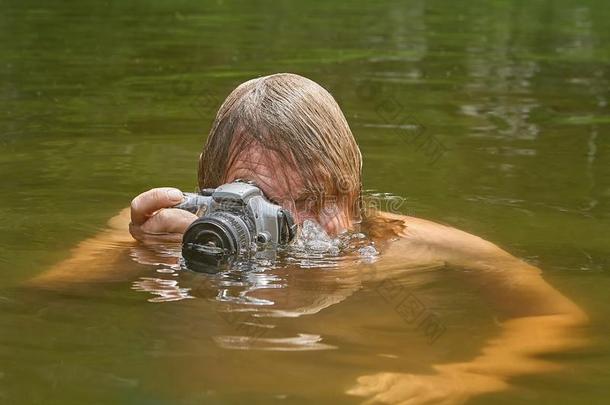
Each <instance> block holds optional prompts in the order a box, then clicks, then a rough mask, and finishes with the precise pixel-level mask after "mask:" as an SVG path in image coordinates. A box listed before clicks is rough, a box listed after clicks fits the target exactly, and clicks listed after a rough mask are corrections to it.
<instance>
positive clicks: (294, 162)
mask: <svg viewBox="0 0 610 405" xmlns="http://www.w3.org/2000/svg"><path fill="white" fill-rule="evenodd" d="M361 171H362V157H361V155H360V150H359V149H358V145H357V144H356V141H355V140H354V136H353V135H352V132H351V130H350V128H349V125H348V124H347V121H346V120H345V117H344V116H343V113H342V112H341V109H340V108H339V106H338V105H337V103H336V101H335V100H334V98H333V97H332V96H331V95H330V93H328V92H327V91H326V90H325V89H324V88H322V87H321V86H320V85H318V84H317V83H315V82H313V81H311V80H309V79H306V78H304V77H302V76H298V75H295V74H289V73H280V74H275V75H271V76H265V77H261V78H257V79H253V80H249V81H247V82H245V83H243V84H241V85H240V86H238V87H237V88H236V89H235V90H233V92H232V93H231V94H230V95H229V96H228V97H227V99H226V100H225V101H224V103H223V104H222V106H221V107H220V109H219V111H218V114H217V115H216V119H215V120H214V124H213V126H212V129H211V131H210V134H209V136H208V139H207V141H206V144H205V147H204V150H203V153H202V155H201V159H200V162H199V187H200V188H207V187H217V186H219V185H221V184H224V183H227V182H231V181H234V180H235V179H238V178H240V179H244V180H251V181H254V182H255V183H256V184H257V185H258V186H259V187H260V188H261V189H262V191H263V192H264V193H265V194H266V195H267V197H268V198H269V199H271V200H272V201H275V202H276V203H278V204H280V205H282V206H284V207H285V208H287V209H289V210H290V211H291V212H292V213H293V214H294V215H295V219H296V220H297V221H298V222H299V223H302V222H303V221H304V220H305V219H314V220H316V221H317V222H319V223H320V224H321V225H323V226H324V227H325V228H326V230H327V231H329V232H331V233H336V232H338V231H341V230H342V229H346V228H348V227H349V226H350V225H351V223H352V221H353V220H354V219H355V218H359V216H360V207H359V200H360V190H361Z"/></svg>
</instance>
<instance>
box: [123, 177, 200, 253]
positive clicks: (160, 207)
mask: <svg viewBox="0 0 610 405" xmlns="http://www.w3.org/2000/svg"><path fill="white" fill-rule="evenodd" d="M183 199H184V196H183V195H182V192H181V191H180V190H178V189H176V188H170V187H162V188H153V189H152V190H149V191H146V192H144V193H142V194H140V195H139V196H137V197H136V198H134V199H133V201H132V202H131V223H130V224H129V233H131V236H133V237H134V239H136V240H138V241H140V242H144V243H163V242H180V241H181V240H182V234H183V233H184V231H185V230H186V228H187V227H188V226H189V225H190V224H191V223H192V222H193V221H194V220H195V219H197V216H196V215H194V214H191V213H190V212H187V211H184V210H181V209H172V208H171V207H173V206H174V205H176V204H179V203H180V202H182V200H183Z"/></svg>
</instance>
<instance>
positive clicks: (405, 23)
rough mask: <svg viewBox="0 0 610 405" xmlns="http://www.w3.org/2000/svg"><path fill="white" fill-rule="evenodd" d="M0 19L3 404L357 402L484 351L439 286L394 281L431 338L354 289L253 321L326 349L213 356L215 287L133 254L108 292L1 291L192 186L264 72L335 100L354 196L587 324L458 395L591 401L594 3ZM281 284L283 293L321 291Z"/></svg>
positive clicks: (261, 4)
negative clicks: (422, 224)
mask: <svg viewBox="0 0 610 405" xmlns="http://www.w3.org/2000/svg"><path fill="white" fill-rule="evenodd" d="M0 5H1V10H2V12H1V14H0V100H1V101H0V173H1V177H0V179H1V180H2V181H1V182H0V191H1V194H2V199H0V224H1V225H0V227H1V229H2V231H1V232H0V268H1V269H2V271H1V272H0V306H1V311H2V315H1V316H0V403H7V404H37V403H45V404H46V403H53V404H55V403H57V404H72V403H74V404H77V403H78V404H80V403H120V404H123V403H125V404H127V403H130V404H132V403H133V404H203V403H214V404H225V403H228V404H233V403H245V402H249V403H261V404H268V403H320V404H325V403H328V404H330V403H332V404H338V403H356V402H357V399H355V398H353V397H349V396H347V395H345V394H344V391H345V389H346V388H348V387H350V386H351V385H353V384H354V381H355V379H356V378H357V377H358V376H360V375H363V374H371V373H374V372H379V371H388V370H391V371H399V372H410V373H425V372H429V370H430V369H429V367H430V365H431V364H438V363H446V362H451V361H464V360H468V359H470V358H472V357H473V356H474V355H476V353H477V351H478V350H479V349H480V348H481V346H482V344H483V342H484V341H485V339H486V338H487V337H490V336H494V333H496V332H497V329H496V326H495V323H494V317H495V315H496V314H494V313H493V311H492V310H490V309H489V308H488V304H487V303H486V302H485V301H484V299H483V298H482V296H481V295H480V294H479V293H478V291H477V290H476V289H474V288H468V287H465V286H464V285H463V284H462V283H461V282H460V280H459V279H458V278H457V277H456V276H454V275H452V273H451V272H447V273H446V274H445V275H438V276H436V277H434V278H433V279H432V280H427V281H429V282H427V283H426V282H423V281H422V282H421V283H418V284H416V285H415V287H414V288H415V292H416V293H417V294H418V296H419V297H422V300H424V301H426V302H427V303H428V305H430V306H433V307H434V310H435V312H436V313H438V314H439V316H440V318H441V319H443V322H444V324H445V325H446V328H447V332H446V333H445V334H444V335H443V336H442V337H441V338H439V339H438V340H437V341H436V342H435V343H434V344H432V345H431V344H428V343H427V342H426V341H425V339H423V338H422V336H421V334H419V333H418V332H417V331H415V330H414V329H413V328H412V326H411V325H408V324H405V323H404V322H402V320H401V319H400V318H399V317H397V316H396V314H394V313H393V311H392V309H391V308H390V307H388V305H387V303H385V302H384V301H383V300H382V299H381V298H380V297H379V296H378V295H377V294H376V293H375V292H374V291H373V290H372V289H371V288H370V287H367V285H366V284H365V285H364V287H362V288H361V289H360V290H358V291H356V292H353V293H351V292H347V293H346V294H345V295H346V296H347V298H345V299H343V300H340V301H339V302H337V303H335V304H334V305H329V306H328V307H326V308H325V309H323V310H321V311H319V312H317V313H314V314H310V315H306V316H301V317H293V318H291V317H280V318H277V320H274V321H273V322H270V323H273V324H274V325H275V328H274V333H275V335H276V336H280V337H281V336H297V335H298V334H299V333H301V334H306V335H311V336H319V337H320V339H321V341H320V344H323V345H328V347H318V346H315V345H314V348H326V350H313V351H311V350H310V351H261V350H231V349H227V348H223V347H222V345H221V344H218V342H217V341H215V340H214V337H217V336H220V335H239V334H240V331H239V330H235V327H236V324H235V322H233V321H231V320H229V321H227V319H225V318H223V317H222V316H220V315H219V314H222V313H221V312H219V305H220V303H221V301H220V300H219V299H217V298H215V297H217V293H218V291H219V284H218V282H217V281H205V280H204V281H202V280H198V281H193V280H192V278H191V279H189V277H188V276H185V275H181V276H174V275H173V274H169V273H159V272H158V270H159V269H160V268H161V267H163V266H155V265H150V264H149V265H147V264H142V263H137V262H136V261H135V260H134V259H133V257H132V256H134V255H135V253H134V252H133V251H131V252H130V251H122V252H120V254H119V258H118V259H117V260H113V261H112V262H109V263H108V266H111V267H113V268H114V269H119V271H120V272H123V274H124V277H123V278H122V279H120V280H115V281H114V282H109V283H103V284H95V285H91V286H79V288H73V289H70V288H68V289H67V290H66V291H63V292H60V293H57V292H42V291H38V290H29V289H24V288H22V287H21V286H22V285H23V283H24V282H26V281H27V280H28V279H30V278H32V277H33V276H35V275H38V274H41V273H42V272H44V271H45V270H46V269H49V268H50V267H51V266H52V265H53V264H55V263H57V262H59V261H61V260H63V259H65V258H67V257H69V255H70V249H71V248H73V247H74V246H75V245H76V244H77V243H78V242H79V241H82V240H84V239H86V238H88V237H91V236H93V235H95V234H96V233H97V232H99V231H100V230H102V229H104V228H105V224H106V221H107V220H108V218H110V217H111V216H113V215H115V214H116V213H117V212H118V210H120V209H121V208H123V207H125V206H127V205H128V203H129V201H130V200H131V198H133V196H134V195H136V194H137V193H139V192H141V191H143V190H146V189H149V188H152V187H156V186H165V185H172V186H177V187H180V188H182V189H184V190H192V189H194V187H195V184H196V174H195V172H196V165H197V158H198V155H199V153H200V149H201V146H202V144H203V141H204V138H205V134H206V133H207V131H208V129H209V125H210V123H211V120H212V118H213V115H214V113H215V109H216V108H217V107H218V105H219V103H220V102H221V101H222V99H223V98H224V97H225V96H226V95H227V94H228V93H229V92H230V91H231V90H232V89H233V88H234V87H235V86H236V85H237V84H239V83H241V82H243V81H245V80H247V79H249V78H252V77H256V76H259V75H264V74H270V73H275V72H283V71H289V72H295V73H299V74H302V75H304V76H307V77H309V78H311V79H313V80H316V81H317V82H319V83H320V84H322V85H323V86H325V87H326V88H327V89H329V90H330V91H331V92H332V93H333V95H334V96H335V97H336V99H337V100H338V102H339V103H340V105H341V106H342V108H343V111H344V112H345V115H346V117H347V119H348V121H349V123H350V125H351V127H352V130H353V132H354V134H355V136H356V138H357V140H358V143H359V145H360V148H361V150H362V152H363V156H364V183H365V187H366V188H368V189H376V190H380V191H384V192H389V193H393V194H396V195H400V196H404V197H406V198H407V200H406V201H407V202H406V204H405V205H404V206H402V207H401V208H400V209H401V210H402V212H403V213H407V214H411V215H415V216H421V217H425V218H429V219H432V220H435V221H439V222H443V223H448V224H451V225H453V226H455V227H458V228H460V229H464V230H466V231H469V232H471V233H474V234H477V235H480V236H482V237H484V238H486V239H489V240H492V241H494V242H495V243H497V244H499V245H500V246H502V247H504V248H505V249H507V250H509V251H510V252H512V253H513V254H515V255H517V256H519V257H521V258H524V259H526V260H528V261H530V262H531V263H533V264H536V265H538V266H539V267H540V268H541V269H543V272H544V276H545V278H546V279H547V280H548V281H549V282H550V283H551V284H552V285H554V286H556V287H557V288H558V289H559V290H560V291H562V292H563V293H564V294H565V295H566V296H568V297H570V298H571V299H573V300H574V301H575V302H576V303H577V304H579V305H580V306H581V307H582V308H583V309H585V310H586V311H587V313H588V314H589V315H590V317H591V324H590V326H589V327H588V329H587V334H588V336H589V338H590V342H591V344H590V346H589V347H588V348H583V349H579V350H577V351H573V352H569V353H559V354H555V355H553V356H552V359H553V361H556V362H558V363H561V364H562V365H564V366H565V367H564V369H563V371H558V372H555V373H548V374H539V375H534V376H523V377H519V378H515V379H513V380H511V384H512V389H511V390H509V391H504V392H501V393H495V394H489V395H486V396H482V397H478V398H475V399H473V400H472V403H480V404H487V403H494V404H512V403H526V402H527V403H529V402H535V403H554V404H572V403H574V404H576V403H599V404H601V403H606V402H605V401H606V399H605V398H607V395H608V392H607V391H608V390H607V387H608V386H610V375H609V373H608V369H609V368H610V344H609V343H608V340H607V336H608V334H609V333H610V327H609V326H608V323H607V321H608V319H610V304H609V303H608V301H607V296H608V291H609V289H610V280H609V279H608V270H609V266H610V235H609V232H608V227H609V226H610V155H609V152H610V142H609V140H608V131H609V130H610V114H609V112H610V111H609V107H608V102H609V100H608V99H609V80H610V65H609V63H610V29H609V27H608V21H610V4H608V3H607V2H605V1H602V0H598V1H594V0H588V1H570V0H560V1H553V2H551V1H546V2H534V1H516V0H515V1H496V2H491V1H489V2H484V1H470V2H454V1H429V2H425V1H423V0H422V1H405V2H398V1H381V2H365V1H352V2H337V1H311V2H307V3H306V2H288V1H278V2H271V1H222V0H219V1H216V2H199V1H174V2H170V1H151V2H143V1H137V2H131V4H124V2H102V1H88V2H53V3H49V2H42V1H27V0H26V1H11V0H9V1H2V2H0ZM415 138H417V139H418V140H425V141H427V142H429V143H434V144H436V145H440V146H441V147H442V148H443V149H442V150H443V153H441V154H440V155H438V154H437V155H434V156H431V154H430V153H429V152H428V150H427V149H425V148H422V147H419V146H418V145H419V144H418V143H417V142H414V141H413V139H415ZM140 262H141V260H140ZM75 270H78V271H87V269H75ZM142 277H145V278H146V277H147V278H157V279H166V280H172V278H173V279H174V280H176V279H177V280H178V284H179V286H181V287H191V288H192V291H191V292H192V295H193V296H194V297H195V299H185V300H179V301H173V302H160V303H159V302H157V303H153V302H149V299H151V298H153V297H154V296H155V295H154V294H151V293H150V292H147V291H138V289H137V288H134V282H135V283H136V284H137V283H138V282H139V283H140V284H141V283H142V279H141V278H142ZM295 277H296V278H295V279H291V278H288V281H289V283H288V284H290V282H292V283H293V285H288V286H287V287H286V288H284V290H286V291H290V289H291V288H292V289H293V290H294V291H295V294H294V296H295V297H299V298H303V297H306V296H307V295H308V294H307V293H311V294H313V295H315V294H316V293H319V291H318V289H317V287H316V284H315V283H312V282H311V280H309V281H308V279H307V277H308V276H307V275H306V274H302V273H298V274H297V275H296V276H295ZM420 281H421V280H420ZM272 282H273V279H272V277H271V276H270V280H269V283H272ZM348 284H349V283H348ZM194 286H196V287H197V288H193V287H194ZM235 288H236V289H238V290H239V287H235ZM338 288H339V290H341V288H343V287H338ZM152 289H153V290H154V289H155V288H154V287H153V288H152ZM149 290H150V288H149ZM345 290H346V291H351V290H350V288H349V286H347V287H345ZM193 291H194V293H193ZM341 291H342V290H341ZM350 294H351V295H350ZM284 298H286V297H284ZM286 299H288V300H290V299H291V297H287V298H286ZM262 319H264V318H262ZM390 355H391V356H390Z"/></svg>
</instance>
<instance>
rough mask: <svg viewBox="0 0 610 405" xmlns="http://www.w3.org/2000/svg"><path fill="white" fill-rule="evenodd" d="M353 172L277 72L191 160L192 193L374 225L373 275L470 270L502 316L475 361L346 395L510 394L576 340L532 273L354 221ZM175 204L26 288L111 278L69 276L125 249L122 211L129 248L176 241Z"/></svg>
mask: <svg viewBox="0 0 610 405" xmlns="http://www.w3.org/2000/svg"><path fill="white" fill-rule="evenodd" d="M361 168H362V159H361V155H360V151H359V150H358V146H357V145H356V142H355V140H354V137H353V135H352V133H351V131H350V128H349V126H348V124H347V122H346V120H345V117H344V116H343V114H342V112H341V109H340V108H339V106H338V105H337V103H336V102H335V100H334V99H333V97H332V96H331V95H330V94H329V93H328V92H327V91H326V90H324V89H323V88H322V87H320V86H319V85H318V84H316V83H314V82H312V81H311V80H308V79H306V78H303V77H300V76H297V75H294V74H276V75H271V76H266V77H261V78H258V79H254V80H250V81H248V82H246V83H244V84H242V85H240V86H239V87H237V88H236V89H235V90H234V91H233V92H232V93H231V94H230V95H229V97H228V98H227V99H226V100H225V102H224V103H223V104H222V106H221V107H220V110H219V111H218V114H217V116H216V119H215V121H214V124H213V127H212V130H211V131H210V134H209V136H208V139H207V142H206V145H205V147H204V150H203V153H202V154H201V155H200V161H199V176H198V183H199V187H200V188H208V187H217V186H219V185H221V184H224V183H228V182H231V181H234V180H235V179H238V178H240V179H245V180H252V181H254V182H255V183H256V184H257V185H258V186H259V187H260V188H261V189H262V191H263V192H264V193H265V194H266V196H267V197H268V198H269V199H270V200H271V201H273V202H275V203H278V204H280V205H282V206H283V207H284V208H287V209H288V210H290V211H291V212H292V213H293V215H294V216H295V220H296V222H297V223H303V221H304V220H306V219H311V220H315V221H316V222H318V223H319V224H320V225H322V227H323V228H324V229H325V230H326V231H327V232H328V233H329V234H331V235H335V234H338V233H340V232H342V231H345V230H350V229H354V228H355V227H356V226H358V225H359V224H360V223H361V222H364V223H366V222H367V221H369V222H370V223H376V224H381V225H380V227H379V228H378V229H382V230H383V232H377V233H376V234H375V236H376V237H377V238H381V239H384V238H385V240H386V242H387V243H385V244H384V246H385V248H384V249H383V251H382V260H381V261H380V263H379V266H378V268H379V269H381V270H383V269H384V268H385V269H387V268H389V267H392V266H394V267H396V266H397V265H398V266H416V265H428V264H431V263H439V262H440V263H444V264H446V265H447V266H450V267H457V268H465V269H469V270H470V271H469V272H467V273H466V274H468V277H470V279H471V280H473V281H474V282H478V283H483V285H485V290H484V293H485V294H486V295H488V296H489V297H490V299H491V300H492V302H494V303H495V304H496V305H497V307H498V308H499V309H500V310H502V311H503V313H504V314H505V316H506V320H505V321H503V322H502V325H501V328H502V332H501V334H500V336H499V337H497V338H496V339H494V340H493V341H490V342H488V343H487V345H486V346H485V347H484V348H483V349H482V351H481V354H480V355H478V356H477V357H475V358H474V359H473V360H471V361H469V362H464V363H453V364H442V365H436V366H434V367H433V368H434V369H435V371H436V374H432V375H419V376H417V375H411V374H401V373H378V374H374V375H371V376H364V377H362V378H360V379H359V380H358V384H357V385H356V386H355V387H353V388H351V389H350V390H349V391H348V392H349V393H350V394H353V395H361V396H367V397H371V398H372V399H373V400H374V401H379V402H386V403H427V402H429V401H439V402H443V403H457V402H462V401H463V400H465V399H466V398H468V397H471V396H473V395H477V394H481V393H486V392H492V391H497V390H501V389H504V388H506V387H508V382H507V381H508V379H509V378H510V377H513V376H516V375H522V374H526V373H534V372H542V371H546V370H551V369H553V368H554V367H555V365H554V364H552V363H549V362H545V361H541V360H534V359H533V357H534V356H536V355H539V354H543V353H546V352H550V351H557V350H562V349H567V348H570V347H574V346H576V345H578V344H580V340H579V339H578V338H577V337H575V334H574V328H576V327H577V326H579V325H582V324H583V323H584V322H586V316H585V314H584V313H583V312H582V311H581V310H580V309H579V308H578V307H577V306H576V305H574V304H573V303H572V302H571V301H570V300H568V299H567V298H566V297H564V296H563V295H561V294H560V293H559V292H558V291H556V290H555V289H553V288H552V287H551V286H550V285H548V284H547V283H545V282H544V280H543V279H542V277H541V275H540V271H539V270H538V269H536V268H535V267H533V266H531V265H529V264H527V263H525V262H523V261H521V260H518V259H517V258H515V257H513V256H511V255H510V254H508V253H506V252H505V251H503V250H502V249H500V248H498V247H497V246H495V245H493V244H491V243H489V242H487V241H485V240H483V239H481V238H478V237H476V236H473V235H470V234H468V233H465V232H462V231H459V230H457V229H454V228H451V227H448V226H444V225H440V224H436V223H433V222H430V221H426V220H423V219H418V218H414V217H408V216H403V215H396V214H390V213H377V214H376V216H375V217H374V218H362V217H361V212H362V211H363V209H362V208H363V207H361V204H360V201H361V199H360V190H361ZM180 201H182V194H181V192H180V191H179V190H177V189H173V188H157V189H153V190H150V191H147V192H144V193H142V194H140V195H139V196H137V197H136V198H135V199H134V200H133V201H132V204H131V208H130V210H129V212H128V211H127V210H125V211H123V212H122V213H121V214H119V215H118V216H117V217H115V218H114V219H113V221H112V222H111V224H110V229H109V230H108V231H106V232H105V233H103V234H101V235H99V236H97V237H96V238H94V239H93V240H92V241H86V242H83V243H82V244H81V245H80V246H79V247H78V248H77V250H76V252H75V254H74V256H73V257H72V258H71V259H68V260H67V261H66V262H63V263H62V264H60V265H58V266H56V268H55V269H53V270H52V271H51V272H49V273H47V274H44V275H42V276H40V277H39V278H38V279H37V280H35V282H36V283H37V284H39V285H47V286H48V285H52V284H53V283H62V282H64V281H65V280H68V279H75V278H80V279H81V280H82V281H85V282H86V281H93V280H98V279H101V278H108V277H113V276H116V277H120V275H119V274H113V273H112V270H111V269H107V270H105V272H103V273H100V272H94V271H87V272H82V274H75V272H74V270H73V269H74V268H75V267H76V266H77V265H78V266H80V267H83V266H82V264H83V262H86V261H87V260H90V258H91V257H93V256H94V255H95V254H99V251H100V249H106V250H105V253H104V254H112V249H109V248H107V247H108V246H113V244H112V243H108V242H113V243H127V242H128V240H129V235H128V234H127V232H126V228H127V221H128V219H127V217H128V216H129V215H130V217H131V221H130V222H129V232H130V233H131V236H132V237H133V238H135V239H136V240H138V241H140V242H143V243H166V242H179V241H180V240H181V238H182V234H183V232H184V230H185V229H186V228H187V227H188V226H189V224H190V223H191V222H192V221H193V220H195V218H196V217H195V216H194V215H192V214H190V213H188V212H185V211H182V210H178V209H173V208H172V207H173V206H175V205H176V204H178V203H179V202H180ZM396 236H399V238H398V240H395V241H391V240H392V239H396ZM102 241H103V242H104V243H100V242H102ZM100 246H101V247H100ZM378 273H379V272H378ZM388 274H389V273H388ZM382 277H383V275H382Z"/></svg>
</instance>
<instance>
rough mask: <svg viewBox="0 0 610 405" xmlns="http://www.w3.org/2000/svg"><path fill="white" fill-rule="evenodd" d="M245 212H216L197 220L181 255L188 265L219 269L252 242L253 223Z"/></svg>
mask: <svg viewBox="0 0 610 405" xmlns="http://www.w3.org/2000/svg"><path fill="white" fill-rule="evenodd" d="M250 222H251V221H250V220H249V218H248V217H247V216H246V215H239V214H238V213H233V212H228V211H217V212H213V213H211V214H209V215H206V216H203V217H201V218H198V219H197V220H195V221H194V222H193V223H192V224H191V225H190V226H189V227H188V228H187V230H186V232H185V233H184V236H183V239H182V256H183V257H184V260H185V264H186V266H187V267H188V268H190V269H192V270H195V271H201V272H206V273H210V272H214V273H215V272H218V271H219V270H220V268H221V267H222V266H223V265H225V264H229V263H230V262H231V260H232V259H233V258H235V257H236V256H237V255H239V254H240V253H242V252H244V251H246V250H248V249H249V248H250V244H251V243H252V242H253V235H254V229H255V228H254V224H253V223H250Z"/></svg>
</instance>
